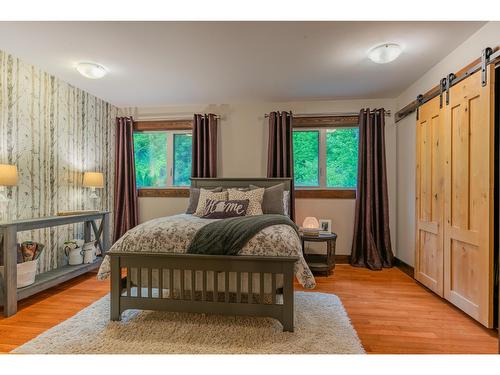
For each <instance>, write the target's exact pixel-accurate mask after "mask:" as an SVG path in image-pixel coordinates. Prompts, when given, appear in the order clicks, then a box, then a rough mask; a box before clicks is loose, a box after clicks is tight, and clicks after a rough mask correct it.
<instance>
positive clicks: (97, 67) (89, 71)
mask: <svg viewBox="0 0 500 375" xmlns="http://www.w3.org/2000/svg"><path fill="white" fill-rule="evenodd" d="M76 70H78V73H80V74H81V75H82V76H84V77H87V78H90V79H99V78H102V77H104V76H105V75H106V74H107V73H108V70H107V69H106V68H105V67H104V66H102V65H101V64H97V63H94V62H80V63H78V64H76Z"/></svg>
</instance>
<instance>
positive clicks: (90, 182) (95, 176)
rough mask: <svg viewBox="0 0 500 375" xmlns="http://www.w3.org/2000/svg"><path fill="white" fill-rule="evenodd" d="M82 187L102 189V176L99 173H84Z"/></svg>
mask: <svg viewBox="0 0 500 375" xmlns="http://www.w3.org/2000/svg"><path fill="white" fill-rule="evenodd" d="M83 186H85V187H94V188H102V187H104V175H103V174H102V173H100V172H85V173H84V174H83Z"/></svg>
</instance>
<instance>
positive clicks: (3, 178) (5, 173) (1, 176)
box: [0, 164, 17, 202]
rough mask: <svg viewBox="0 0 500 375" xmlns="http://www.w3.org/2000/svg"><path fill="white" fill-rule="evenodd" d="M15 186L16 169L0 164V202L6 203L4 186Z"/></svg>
mask: <svg viewBox="0 0 500 375" xmlns="http://www.w3.org/2000/svg"><path fill="white" fill-rule="evenodd" d="M15 185H17V167H16V166H15V165H10V164H0V202H8V201H9V198H7V195H6V194H5V186H15Z"/></svg>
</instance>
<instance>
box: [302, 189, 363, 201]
mask: <svg viewBox="0 0 500 375" xmlns="http://www.w3.org/2000/svg"><path fill="white" fill-rule="evenodd" d="M295 198H296V199H297V198H298V199H356V190H353V189H307V188H306V189H296V190H295Z"/></svg>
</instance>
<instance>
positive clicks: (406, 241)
mask: <svg viewBox="0 0 500 375" xmlns="http://www.w3.org/2000/svg"><path fill="white" fill-rule="evenodd" d="M497 46H500V22H489V23H487V24H486V25H485V26H483V27H482V28H481V29H479V30H478V31H477V32H476V33H475V34H473V35H472V36H471V37H470V38H469V39H467V40H466V41H464V42H463V43H462V44H461V45H460V46H458V47H457V48H456V49H455V50H454V51H453V52H451V53H450V54H449V55H448V56H446V57H445V58H444V59H443V60H442V61H440V62H439V63H438V64H436V65H435V66H434V67H433V68H432V69H430V70H429V71H428V72H427V73H426V74H424V75H423V76H422V77H421V78H420V79H419V80H418V81H416V82H415V83H413V84H412V85H411V86H410V87H409V88H408V89H406V90H405V91H404V92H403V93H401V95H399V97H398V98H397V99H396V103H397V108H398V109H399V108H402V107H404V106H405V105H406V104H408V103H409V102H411V101H412V100H414V99H415V98H416V97H417V95H418V94H422V93H424V92H426V91H427V90H429V89H431V88H432V87H433V86H435V85H437V84H438V83H439V81H440V79H441V78H442V77H444V76H446V75H448V73H451V72H456V71H457V70H460V69H461V68H462V67H464V66H465V65H467V64H469V63H470V62H471V61H473V60H475V59H476V58H478V57H480V55H481V51H482V50H483V49H484V48H485V47H493V48H494V47H497ZM415 121H416V119H415V114H412V115H411V116H408V117H406V118H405V119H403V120H402V121H400V122H398V124H397V126H396V131H397V135H396V136H397V141H396V143H397V193H396V195H397V236H396V238H397V244H396V249H397V257H398V258H400V259H401V260H403V261H404V262H406V263H408V264H410V265H414V263H415V262H414V258H415V142H416V131H415Z"/></svg>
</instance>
